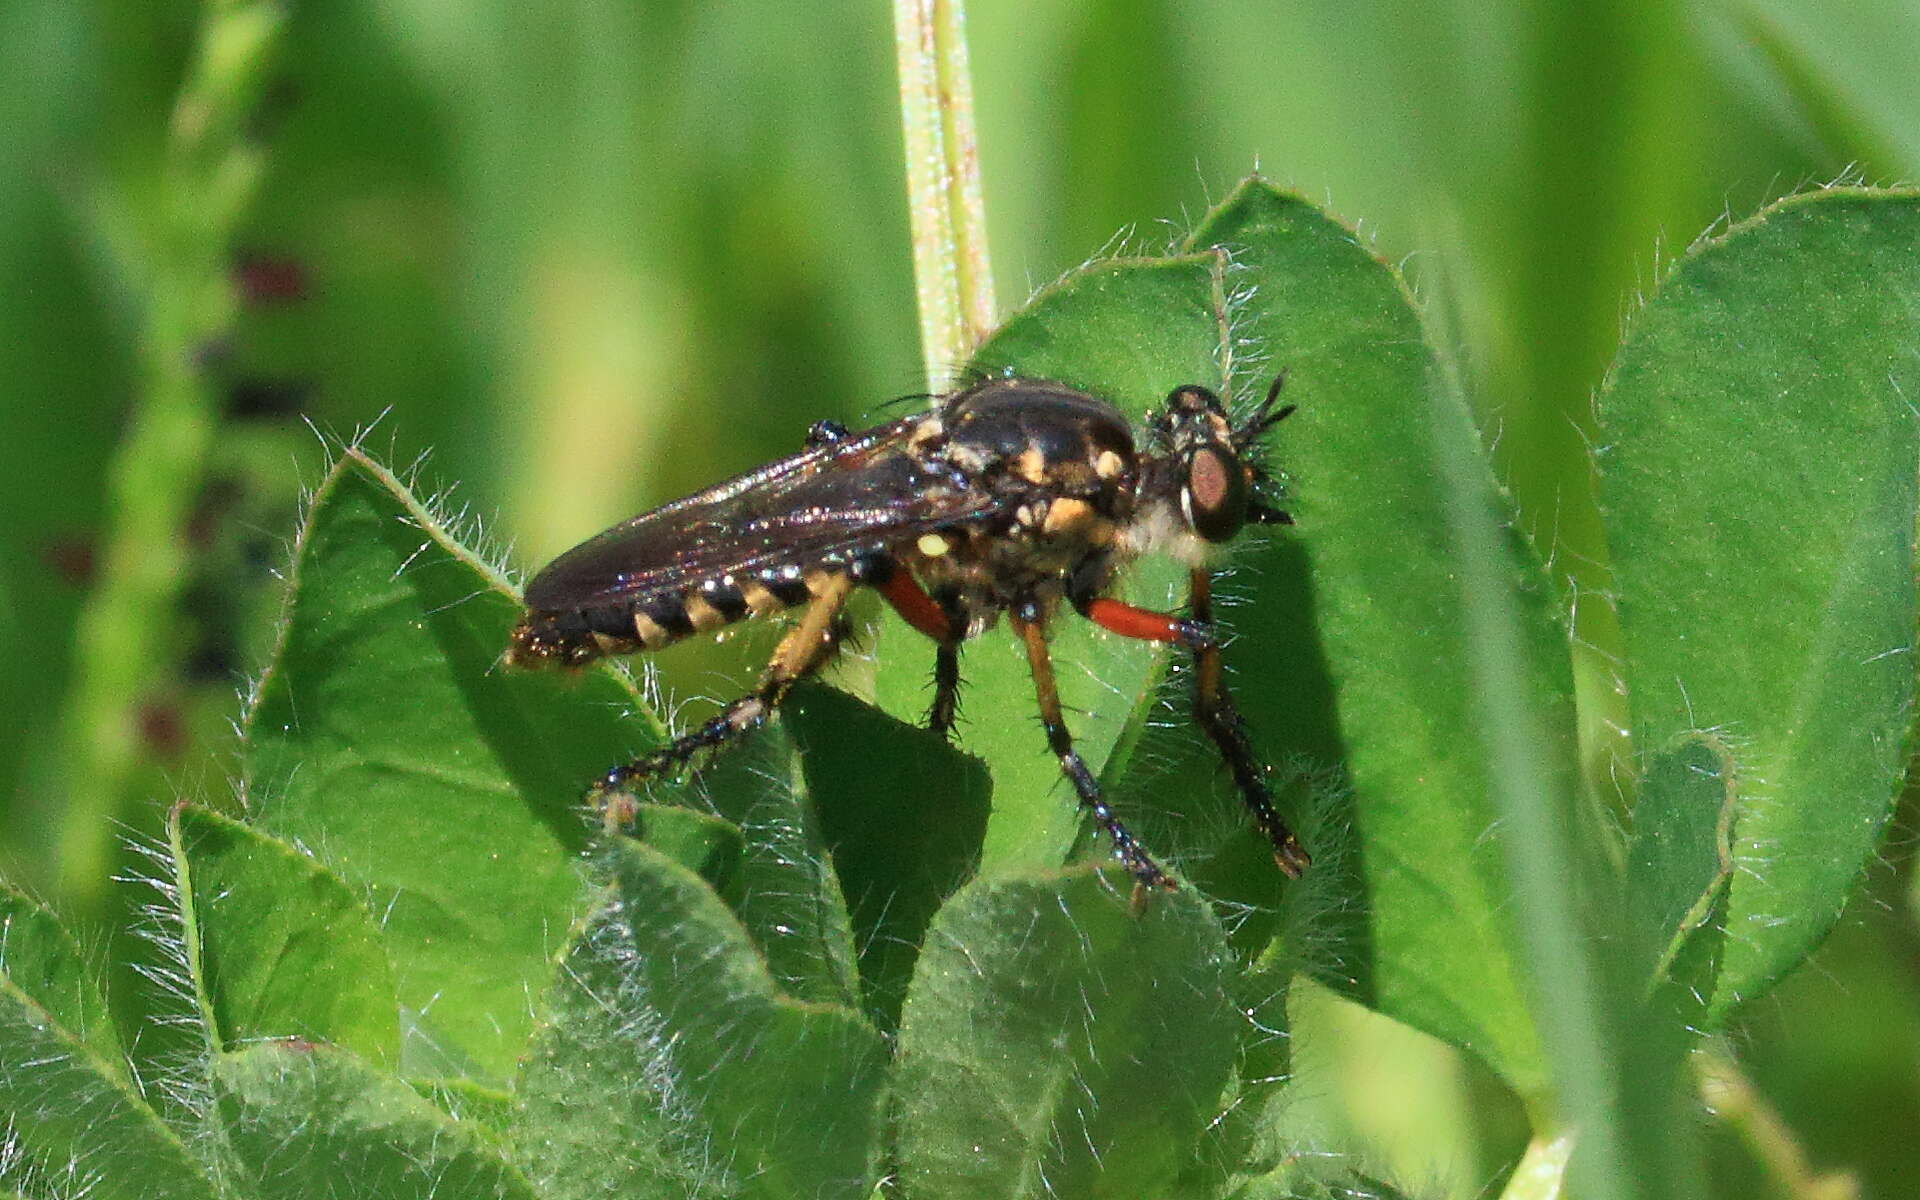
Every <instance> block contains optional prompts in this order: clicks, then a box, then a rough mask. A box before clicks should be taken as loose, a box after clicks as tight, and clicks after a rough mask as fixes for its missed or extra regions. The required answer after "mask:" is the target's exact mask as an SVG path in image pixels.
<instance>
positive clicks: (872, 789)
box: [782, 687, 990, 1029]
mask: <svg viewBox="0 0 1920 1200" xmlns="http://www.w3.org/2000/svg"><path fill="white" fill-rule="evenodd" d="M782 720H783V721H784V723H785V725H786V728H787V729H788V730H790V731H791V732H792V735H793V739H794V742H795V743H796V744H797V745H798V747H799V749H800V761H801V763H802V765H803V767H804V769H805V771H806V777H807V786H808V789H809V791H810V792H811V794H812V799H813V805H812V807H813V810H814V812H815V814H816V819H817V820H818V821H819V824H820V835H821V838H822V840H823V841H824V842H825V843H826V844H827V845H828V846H829V847H831V850H832V854H833V863H834V869H835V871H836V873H837V874H838V876H839V880H840V888H841V890H842V891H843V892H844V893H845V895H846V897H847V900H846V904H847V908H848V909H849V910H850V916H851V920H852V925H853V936H854V939H855V942H856V944H857V945H858V946H859V948H860V976H861V980H862V982H863V983H864V984H865V989H866V1011H868V1012H869V1013H872V1014H874V1015H875V1018H876V1020H877V1021H878V1022H879V1024H880V1025H881V1027H882V1028H884V1029H892V1028H893V1027H895V1026H897V1025H898V1024H899V1020H900V1004H901V1001H902V1000H904V999H905V997H906V991H907V980H908V978H909V977H910V976H911V974H912V972H913V961H914V958H915V957H916V956H917V955H918V954H919V951H920V947H921V945H922V944H923V943H924V942H925V941H926V934H927V923H928V922H929V921H931V920H932V919H933V914H934V913H935V912H936V911H937V910H938V909H939V907H940V905H941V904H942V903H943V902H944V901H945V900H946V899H947V897H948V896H951V895H952V894H953V893H954V892H955V891H957V890H958V889H959V887H960V885H961V884H963V883H965V882H966V881H967V880H968V879H969V878H971V877H972V875H973V873H974V869H975V867H976V865H977V864H978V862H979V859H980V844H981V839H982V838H983V836H984V835H985V833H986V827H987V821H988V812H989V807H988V795H989V791H990V784H989V782H988V777H987V772H986V768H985V767H984V766H983V765H982V764H981V763H980V762H979V761H978V760H977V759H973V758H969V757H968V756H966V755H963V754H961V753H959V752H958V751H956V750H954V749H953V748H952V747H951V746H949V745H948V744H947V743H946V741H945V739H943V738H941V737H939V736H938V735H937V734H933V733H930V732H928V731H926V730H924V729H917V728H914V727H912V726H909V725H903V724H901V723H900V722H898V721H896V720H894V719H893V718H892V717H889V716H887V715H886V714H884V713H881V712H879V711H877V710H876V709H874V708H872V707H871V706H869V705H866V704H863V703H861V702H860V701H858V700H855V699H853V698H852V697H850V696H847V695H846V694H845V693H842V692H838V691H835V690H833V689H832V688H826V687H803V688H800V689H798V690H797V691H796V692H795V693H794V696H793V699H792V700H791V701H789V702H788V704H787V706H786V711H785V715H784V716H783V718H782Z"/></svg>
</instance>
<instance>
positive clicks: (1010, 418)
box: [507, 378, 1309, 888]
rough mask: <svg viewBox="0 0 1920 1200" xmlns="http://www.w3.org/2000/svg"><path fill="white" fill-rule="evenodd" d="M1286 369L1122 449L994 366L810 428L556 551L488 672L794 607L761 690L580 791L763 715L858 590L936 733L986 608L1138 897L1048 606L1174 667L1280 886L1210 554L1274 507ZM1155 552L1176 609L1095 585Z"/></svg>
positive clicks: (648, 642) (711, 742) (826, 638)
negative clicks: (1080, 728) (1176, 579)
mask: <svg viewBox="0 0 1920 1200" xmlns="http://www.w3.org/2000/svg"><path fill="white" fill-rule="evenodd" d="M1281 382H1282V380H1280V379H1275V380H1274V383H1273V387H1272V388H1271V389H1270V390H1269V391H1268V393H1267V397H1266V400H1265V401H1264V402H1263V403H1262V404H1261V405H1260V406H1259V407H1258V408H1257V409H1256V410H1255V411H1254V412H1253V413H1252V414H1251V415H1250V416H1249V417H1248V418H1247V419H1245V420H1244V421H1242V422H1240V423H1239V424H1237V425H1236V424H1234V423H1233V422H1232V420H1231V419H1230V418H1229V416H1228V414H1227V411H1226V408H1225V406H1224V405H1223V404H1222V403H1221V402H1220V399H1219V397H1218V396H1216V395H1215V394H1214V393H1213V392H1211V391H1208V390H1207V389H1206V388H1204V387H1199V386H1195V385H1187V386H1183V387H1177V388H1175V389H1174V390H1173V392H1172V393H1171V394H1170V395H1169V396H1168V397H1167V402H1166V405H1165V407H1164V408H1162V409H1160V410H1159V411H1157V412H1155V413H1154V414H1153V415H1152V416H1151V417H1150V418H1149V420H1148V422H1147V428H1146V435H1145V439H1144V440H1145V442H1146V445H1145V446H1138V445H1136V443H1135V438H1134V434H1133V431H1132V429H1131V428H1130V427H1129V425H1128V423H1127V420H1126V418H1125V417H1124V416H1123V415H1122V414H1121V412H1120V410H1119V409H1117V408H1116V407H1114V405H1113V404H1112V403H1110V402H1108V401H1107V400H1104V399H1102V398H1100V397H1098V396H1094V395H1090V394H1088V393H1086V392H1083V391H1079V390H1077V389H1075V388H1071V387H1068V386H1066V385H1065V384H1060V383H1052V382H1047V381H1044V380H1036V379H1018V378H1001V379H991V380H987V381H985V382H981V383H977V384H974V385H973V386H971V387H968V388H966V389H964V390H962V391H960V392H958V393H956V394H954V395H952V396H949V397H947V398H945V400H944V401H943V402H941V403H940V404H938V405H937V406H936V407H935V408H934V409H933V410H932V411H930V412H927V413H924V414H921V415H917V416H911V417H904V418H901V419H899V420H895V421H891V422H888V423H887V424H884V425H879V426H876V427H874V428H872V429H868V430H865V431H863V432H860V433H850V432H848V431H847V430H845V429H844V428H841V427H840V426H838V425H835V424H832V423H830V422H820V423H818V424H816V425H815V426H814V427H813V429H812V430H811V431H810V432H809V434H808V435H807V441H806V448H805V449H803V450H802V451H801V452H800V453H798V454H795V455H793V456H791V457H789V458H783V459H781V460H779V461H778V462H774V463H769V464H768V465H766V466H764V467H761V468H760V469H759V470H756V471H750V472H748V473H747V474H745V475H741V476H739V477H737V478H734V479H730V480H728V481H726V482H725V483H721V484H717V485H715V486H714V487H711V488H708V489H707V490H706V491H703V492H697V493H695V494H694V495H691V496H688V497H687V498H685V499H684V500H676V501H674V502H673V503H671V504H666V505H663V506H661V507H660V508H656V509H654V510H653V511H651V512H646V513H642V514H641V515H639V516H637V517H634V518H633V519H632V520H630V521H627V522H626V523H625V524H622V525H616V526H614V527H613V528H612V529H609V530H607V531H606V532H605V533H603V534H601V535H600V536H598V537H596V538H594V539H592V540H591V541H589V542H586V543H585V544H583V545H581V546H578V547H576V548H574V549H573V550H570V551H568V552H567V553H565V554H563V555H561V556H560V557H559V558H558V559H556V560H555V561H554V562H553V563H552V564H550V565H549V566H548V567H547V568H546V570H544V571H542V572H540V573H539V574H538V575H536V576H535V577H534V578H533V581H532V582H531V583H529V584H528V585H527V592H526V603H527V609H528V611H527V614H526V616H525V617H524V618H523V619H522V620H521V622H520V624H519V625H518V626H517V627H516V628H515V629H514V631H513V634H512V637H511V640H510V643H509V645H508V648H507V661H508V662H509V663H512V664H516V665H524V666H541V665H550V664H558V665H564V666H579V665H581V664H583V663H587V662H590V661H592V660H593V659H596V658H599V657H601V656H603V655H609V654H629V653H634V652H636V651H644V650H658V649H660V648H661V647H663V646H667V645H670V644H671V643H673V642H676V641H679V640H680V639H682V638H685V637H689V636H691V635H692V634H694V633H700V632H707V631H710V630H715V629H719V628H721V627H723V626H726V625H730V624H732V623H733V622H735V621H740V620H744V619H746V618H748V617H753V616H765V615H768V614H771V613H775V612H779V611H782V610H785V609H799V610H800V615H799V619H798V620H797V621H796V622H795V623H794V624H793V626H792V627H791V629H790V630H789V631H788V632H787V634H786V636H785V637H784V638H783V639H782V640H781V642H780V644H779V646H778V648H777V649H776V650H775V651H774V653H773V661H772V662H771V663H769V664H768V666H767V669H766V671H765V673H764V674H763V675H762V676H761V678H760V683H759V686H758V687H756V688H754V689H753V691H751V692H749V693H747V694H746V695H745V696H742V697H741V698H739V699H738V700H735V701H733V702H732V703H731V704H729V705H727V706H726V707H725V708H724V709H722V710H721V712H720V714H719V715H718V716H716V717H714V718H713V719H712V720H709V721H707V722H706V723H705V724H703V725H701V726H700V727H699V728H697V729H695V730H693V731H692V732H690V733H687V734H685V735H684V736H682V737H680V738H678V739H676V740H674V741H673V742H672V743H670V744H669V745H667V746H665V747H662V748H661V749H658V750H655V751H653V752H652V753H650V754H647V755H646V756H644V757H642V758H639V759H636V760H634V761H633V762H630V763H628V764H626V765H624V766H619V767H615V768H613V769H612V770H610V771H608V772H607V774H606V776H605V777H604V778H602V779H601V780H599V781H598V782H597V783H596V784H595V785H594V786H595V792H596V794H597V797H598V798H599V799H601V800H603V801H604V800H606V799H607V798H609V796H610V795H613V794H618V793H621V792H624V791H625V790H626V789H628V788H629V787H630V786H631V785H633V784H634V783H636V782H639V781H642V780H645V779H647V778H649V777H651V776H655V775H659V774H662V773H665V772H669V771H674V770H677V769H679V768H681V767H683V766H685V765H686V764H687V763H688V762H689V761H690V760H691V759H692V758H693V757H694V756H695V755H696V754H697V753H698V752H700V751H702V750H704V749H707V748H709V747H715V746H719V745H721V744H723V743H725V742H727V741H730V740H731V739H734V738H737V737H739V736H740V735H742V734H744V733H746V732H747V731H748V730H750V729H752V728H754V727H755V726H756V725H758V724H760V722H761V721H763V720H765V719H766V717H767V715H768V713H770V712H772V711H773V709H774V708H775V707H776V706H777V705H779V703H780V702H781V700H782V699H784V698H785V696H786V695H787V693H788V692H789V690H791V689H792V687H793V685H794V683H795V682H796V681H798V680H799V679H801V678H803V677H805V676H807V675H809V674H811V673H812V672H814V671H816V670H818V669H819V668H820V667H821V665H822V664H823V663H825V662H826V661H827V660H828V659H830V658H831V657H832V654H833V651H834V649H835V647H836V645H837V644H838V642H839V641H840V639H841V638H842V635H843V630H842V624H841V621H840V619H839V618H840V614H841V609H842V608H843V607H844V606H845V604H846V602H847V597H848V596H849V595H850V594H851V593H852V592H853V590H854V589H855V588H857V587H871V588H873V589H875V590H876V591H878V592H879V593H880V595H881V596H882V597H884V598H885V599H886V601H887V603H888V604H890V605H891V606H892V607H893V608H894V610H895V611H896V612H898V613H899V614H900V616H901V617H903V618H904V619H905V620H906V622H907V623H908V624H909V625H911V626H913V628H915V629H917V630H919V631H920V632H921V633H923V634H925V635H926V636H927V637H929V638H931V639H933V642H934V645H935V647H936V649H935V658H934V672H933V677H934V697H933V706H932V711H931V713H930V714H929V723H930V724H931V725H932V727H933V728H934V729H936V730H938V731H940V732H941V733H942V734H947V735H950V734H951V731H952V728H953V724H954V718H955V714H956V711H957V706H958V696H959V686H960V646H961V643H963V642H965V641H966V640H967V639H969V638H972V637H976V636H978V635H979V634H980V633H981V632H983V631H984V630H986V629H987V628H989V627H990V626H992V625H993V624H994V622H995V621H996V620H997V619H998V618H999V617H1000V615H1001V614H1003V613H1004V614H1006V616H1007V619H1008V622H1009V623H1010V624H1011V626H1012V628H1013V631H1014V633H1015V634H1016V635H1017V636H1018V637H1019V638H1020V640H1021V641H1022V642H1023V643H1024V644H1025V647H1026V652H1027V662H1028V665H1029V667H1030V668H1031V669H1032V672H1033V681H1034V689H1035V691H1036V693H1037V695H1038V699H1039V707H1040V719H1041V723H1042V725H1043V726H1044V727H1045V729H1046V735H1047V742H1048V745H1049V746H1050V747H1051V748H1052V750H1053V752H1054V754H1055V756H1057V757H1058V758H1059V760H1060V769H1061V771H1062V773H1064V774H1065V775H1066V777H1067V779H1068V781H1069V782H1070V783H1072V785H1073V789H1074V791H1075V793H1077V794H1078V796H1079V799H1080V803H1081V804H1083V805H1084V806H1085V807H1086V808H1087V809H1088V810H1089V811H1090V812H1091V813H1092V815H1093V819H1094V821H1095V823H1096V824H1098V825H1099V827H1100V828H1101V830H1103V831H1104V832H1105V833H1106V835H1107V836H1108V838H1109V839H1111V841H1112V844H1113V853H1114V856H1115V857H1116V858H1117V859H1119V860H1120V861H1121V862H1122V863H1124V864H1125V865H1126V867H1127V869H1128V870H1129V871H1130V872H1132V874H1133V876H1134V878H1135V879H1136V880H1137V881H1138V883H1139V884H1140V885H1141V886H1142V887H1147V888H1171V887H1173V886H1174V883H1173V880H1172V878H1171V877H1170V876H1169V875H1168V874H1167V873H1166V872H1165V871H1163V870H1161V868H1160V867H1159V866H1158V865H1157V864H1156V863H1155V862H1154V861H1153V859H1152V857H1151V856H1149V855H1148V853H1147V852H1146V850H1145V849H1143V848H1142V847H1141V845H1140V843H1139V842H1138V841H1136V840H1135V839H1134V837H1133V835H1132V834H1131V833H1129V832H1128V831H1127V828H1126V826H1125V825H1123V824H1122V823H1121V821H1120V819H1119V818H1118V817H1117V816H1115V815H1114V812H1113V810H1112V809H1111V808H1109V807H1108V805H1107V803H1106V801H1105V800H1104V799H1103V798H1102V797H1101V794H1100V785H1099V783H1098V782H1097V781H1096V780H1095V779H1094V776H1093V773H1092V772H1091V771H1089V770H1088V769H1087V766H1086V764H1085V763H1084V762H1082V761H1081V759H1080V756H1079V754H1078V753H1076V752H1075V750H1074V748H1073V738H1072V736H1071V735H1070V734H1069V733H1068V731H1067V726H1066V722H1065V720H1064V718H1063V717H1062V714H1061V709H1060V697H1059V694H1058V691H1057V690H1056V688H1055V686H1054V677H1053V663H1052V660H1051V659H1050V657H1049V656H1048V653H1047V636H1046V627H1047V623H1048V622H1049V621H1050V620H1051V619H1052V618H1053V616H1054V615H1055V613H1056V612H1057V611H1058V609H1059V608H1060V606H1061V602H1062V601H1063V600H1064V601H1065V602H1066V603H1067V604H1070V605H1071V606H1072V607H1073V608H1075V609H1076V610H1078V611H1079V612H1080V614H1081V615H1082V616H1084V617H1086V618H1087V619H1088V620H1091V621H1093V622H1094V623H1095V624H1098V625H1100V626H1101V627H1103V628H1105V629H1108V630H1111V631H1113V632H1114V633H1117V634H1120V635H1122V636H1124V637H1131V638H1142V639H1146V640H1148V641H1157V642H1169V643H1172V644H1174V645H1177V646H1181V647H1183V648H1185V649H1186V650H1187V651H1189V652H1190V653H1191V654H1192V655H1193V658H1194V675H1193V677H1194V694H1193V711H1194V716H1195V718H1196V719H1197V720H1198V721H1199V723H1200V727H1201V728H1202V729H1204V730H1206V732H1207V735H1208V736H1209V737H1210V738H1212V740H1213V742H1214V744H1215V745H1216V746H1218V747H1219V750H1220V754H1221V756H1222V758H1224V759H1225V760H1226V764H1227V766H1228V768H1229V769H1230V770H1231V771H1232V773H1233V777H1234V782H1235V783H1236V784H1237V785H1238V787H1239V791H1240V796H1241V799H1242V800H1244V801H1245V803H1246V806H1247V808H1248V809H1249V810H1250V811H1251V813H1252V815H1253V821H1254V824H1255V825H1257V826H1258V827H1259V828H1260V830H1261V832H1262V833H1264V834H1265V835H1266V837H1267V838H1268V840H1269V841H1271V842H1272V844H1273V853H1274V861H1275V862H1276V863H1277V864H1278V865H1279V867H1280V869H1281V870H1282V871H1284V872H1285V873H1286V874H1288V875H1291V876H1298V875H1299V874H1300V872H1301V871H1302V870H1303V869H1304V868H1305V867H1306V866H1307V865H1308V861H1309V860H1308V857H1307V853H1306V851H1305V850H1304V849H1303V848H1302V847H1301V845H1300V843H1299V841H1298V840H1297V839H1296V838H1295V837H1294V835H1293V833H1292V832H1291V831H1290V830H1288V828H1287V826H1286V825H1285V823H1284V822H1282V821H1281V819H1280V817H1279V815H1278V814H1277V813H1275V811H1274V808H1273V803H1272V798H1271V796H1270V794H1269V792H1268V790H1267V784H1266V780H1265V772H1264V769H1263V768H1262V766H1261V765H1260V763H1259V761H1258V759H1256V757H1255V756H1254V753H1253V748H1252V746H1251V745H1250V744H1249V742H1248V738H1247V732H1246V727H1245V724H1244V722H1243V721H1242V720H1241V717H1240V713H1239V711H1238V710H1237V709H1236V708H1235V707H1234V705H1233V701H1232V699H1231V698H1230V697H1229V696H1228V694H1227V690H1226V688H1225V686H1224V685H1223V683H1222V680H1221V668H1220V645H1219V640H1218V636H1217V634H1216V632H1215V628H1214V624H1213V614H1212V603H1211V598H1210V597H1211V592H1210V586H1211V575H1210V574H1209V572H1208V569H1207V562H1208V560H1209V558H1210V557H1211V555H1210V551H1211V550H1212V548H1214V547H1216V546H1218V545H1219V544H1221V543H1224V542H1226V541H1228V540H1229V539H1231V538H1232V537H1233V536H1234V535H1235V534H1237V533H1238V532H1239V531H1240V529H1241V527H1242V526H1243V525H1245V524H1247V523H1249V522H1254V523H1268V524H1286V523H1290V521H1291V518H1289V517H1288V516H1287V514H1286V513H1285V512H1283V511H1281V510H1280V509H1279V508H1277V507H1274V506H1273V505H1272V504H1270V503H1269V502H1268V501H1267V500H1266V498H1264V497H1263V496H1262V494H1261V493H1262V491H1263V490H1264V488H1265V485H1267V484H1269V483H1270V477H1269V475H1268V473H1267V472H1266V471H1265V470H1264V469H1263V468H1262V466H1261V465H1260V462H1259V450H1260V440H1261V437H1262V435H1263V434H1265V433H1266V431H1267V430H1268V429H1269V428H1271V427H1272V426H1273V425H1274V424H1275V423H1277V422H1279V421H1280V420H1281V419H1282V418H1284V417H1286V416H1287V415H1288V414H1289V413H1290V412H1292V411H1293V409H1292V408H1291V406H1289V407H1287V408H1278V407H1276V402H1277V400H1278V398H1279V394H1280V386H1281ZM1148 553H1163V554H1169V555H1171V556H1172V557H1174V558H1176V559H1178V560H1180V561H1182V562H1185V563H1186V564H1187V566H1188V567H1189V570H1190V576H1189V577H1190V591H1189V595H1188V610H1187V615H1186V616H1185V617H1180V616H1176V615H1172V614H1168V613H1159V612H1152V611H1149V610H1146V609H1142V608H1136V607H1134V606H1132V605H1130V604H1126V603H1123V602H1122V601H1120V600H1117V599H1114V598H1113V597H1111V596H1108V595H1107V594H1106V593H1107V591H1108V590H1109V589H1110V587H1111V586H1112V584H1113V583H1114V581H1115V579H1116V577H1117V576H1118V574H1119V573H1120V571H1121V570H1122V568H1124V567H1125V566H1126V565H1127V563H1128V562H1129V561H1131V560H1132V559H1134V558H1136V557H1138V556H1140V555H1142V554H1148Z"/></svg>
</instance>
